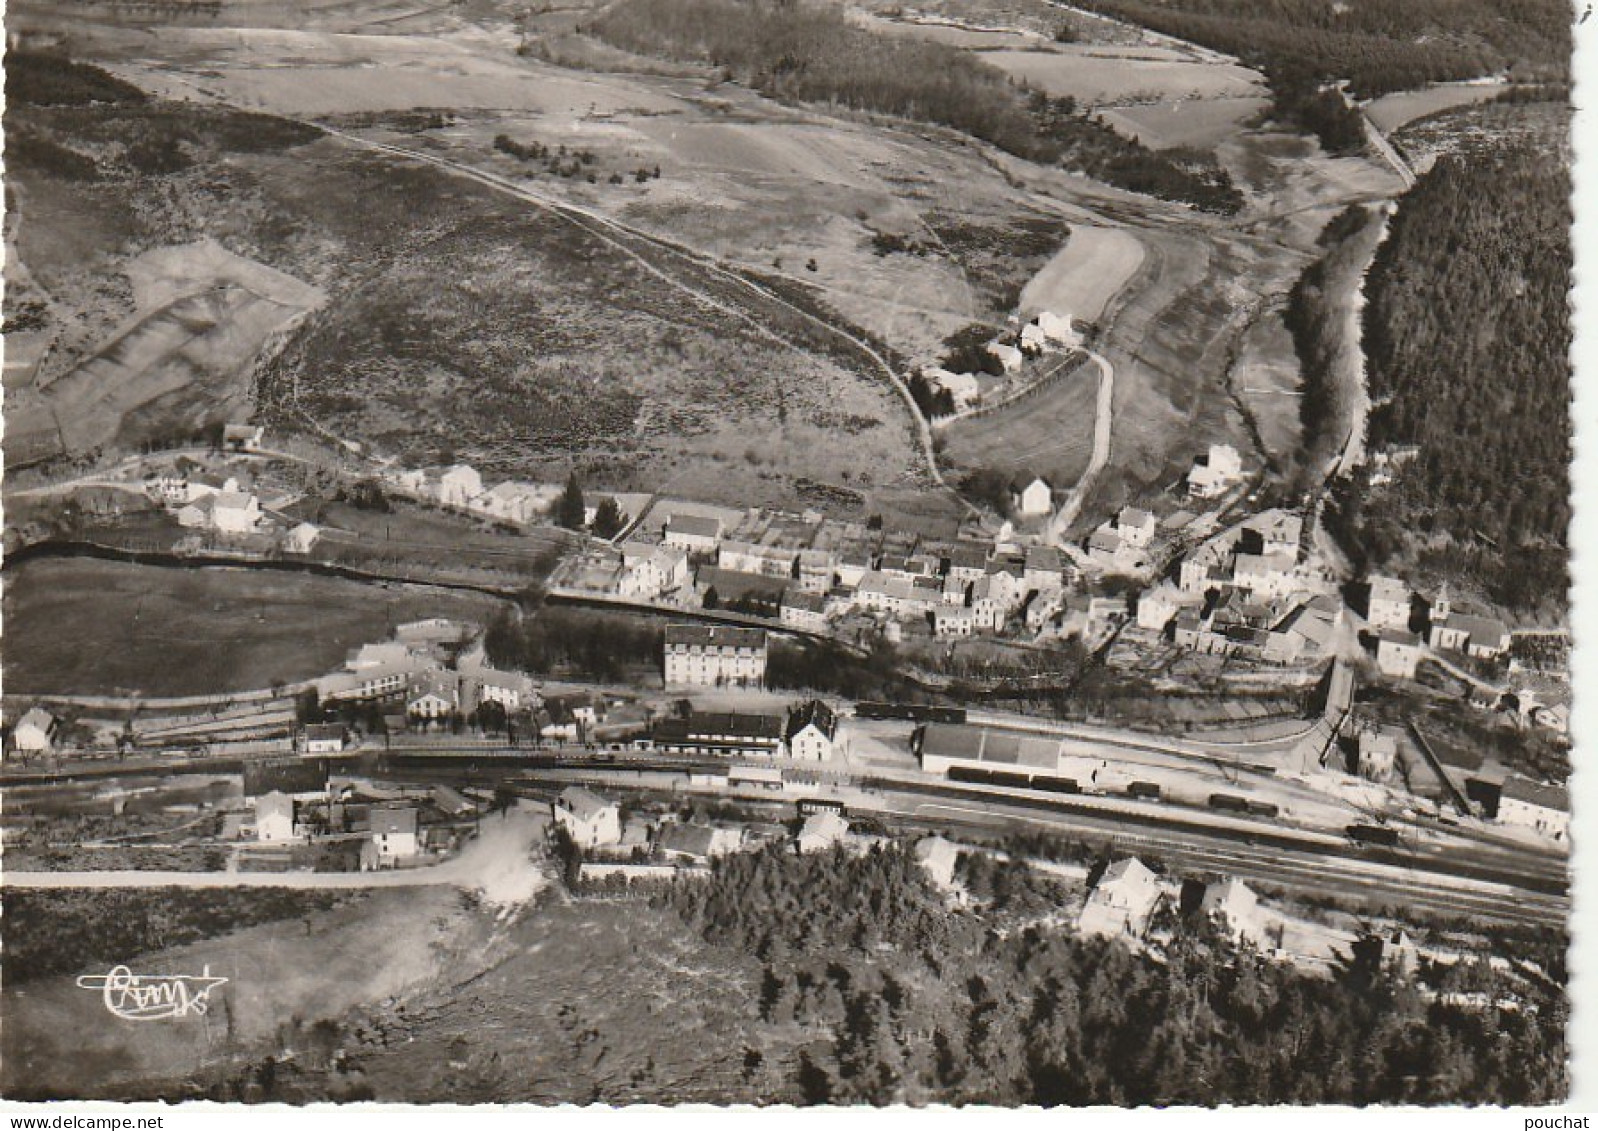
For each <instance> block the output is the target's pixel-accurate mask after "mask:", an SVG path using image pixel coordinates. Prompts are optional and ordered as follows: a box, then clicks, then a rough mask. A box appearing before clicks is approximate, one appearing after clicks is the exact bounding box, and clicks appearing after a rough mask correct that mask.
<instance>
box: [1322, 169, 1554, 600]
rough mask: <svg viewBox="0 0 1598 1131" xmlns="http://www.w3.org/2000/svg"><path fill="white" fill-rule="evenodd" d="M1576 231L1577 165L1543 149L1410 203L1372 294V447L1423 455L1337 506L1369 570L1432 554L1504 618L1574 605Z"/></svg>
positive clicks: (1452, 173) (1373, 275)
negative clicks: (1573, 190) (1572, 172)
mask: <svg viewBox="0 0 1598 1131" xmlns="http://www.w3.org/2000/svg"><path fill="white" fill-rule="evenodd" d="M1570 224H1571V209H1570V178H1569V173H1568V168H1567V166H1566V164H1565V163H1564V161H1563V159H1562V158H1561V157H1560V156H1559V154H1558V153H1557V152H1549V151H1548V150H1547V149H1545V148H1543V147H1540V146H1537V145H1535V144H1533V143H1530V142H1518V143H1513V144H1509V145H1504V146H1500V147H1495V148H1492V149H1485V150H1475V151H1471V152H1465V153H1460V154H1454V155H1449V156H1445V157H1443V158H1442V159H1440V160H1439V161H1438V162H1437V163H1436V164H1435V165H1434V166H1433V167H1432V169H1431V170H1430V172H1428V173H1427V174H1426V175H1425V176H1424V177H1423V178H1421V181H1420V183H1419V184H1418V185H1417V186H1416V188H1415V189H1414V190H1413V191H1412V192H1411V193H1410V194H1409V195H1408V196H1406V197H1405V198H1404V199H1403V200H1402V201H1401V203H1400V205H1399V209H1398V212H1397V215H1396V216H1395V217H1394V218H1393V221H1392V226H1391V230H1390V234H1389V236H1388V238H1387V240H1386V242H1384V243H1383V244H1382V246H1381V248H1380V249H1379V250H1378V252H1377V255H1376V259H1375V262H1374V263H1373V265H1372V267H1371V272H1370V276H1369V279H1368V282H1367V297H1368V301H1369V305H1368V306H1367V308H1366V311H1365V328H1364V334H1365V349H1366V354H1367V359H1368V374H1369V382H1370V392H1371V401H1372V404H1373V405H1375V406H1376V407H1375V408H1374V409H1373V411H1372V413H1371V418H1370V433H1369V441H1370V445H1371V449H1372V450H1373V451H1377V450H1380V449H1381V448H1383V447H1399V448H1403V447H1408V446H1413V447H1415V448H1416V449H1418V450H1417V451H1416V454H1415V455H1414V457H1413V459H1412V460H1410V461H1409V462H1407V463H1404V464H1402V466H1401V467H1400V468H1399V469H1398V470H1397V472H1396V477H1395V480H1394V482H1393V483H1392V484H1391V485H1390V486H1388V487H1386V488H1384V489H1381V490H1379V491H1376V492H1371V491H1369V490H1366V489H1363V488H1362V487H1360V485H1358V484H1355V485H1352V486H1350V487H1348V488H1345V489H1344V490H1342V491H1341V492H1340V499H1339V501H1340V511H1339V515H1340V518H1341V519H1342V520H1343V526H1344V530H1345V531H1346V532H1347V533H1349V534H1351V535H1352V540H1353V542H1354V543H1355V546H1356V548H1357V549H1358V550H1359V551H1361V552H1362V553H1363V554H1364V556H1366V557H1367V558H1368V559H1369V560H1371V561H1375V562H1383V561H1387V560H1389V559H1391V558H1393V557H1395V556H1398V555H1401V554H1403V553H1405V552H1407V551H1409V550H1412V549H1413V550H1419V549H1420V548H1421V544H1422V543H1425V544H1427V545H1429V547H1430V548H1429V550H1428V551H1427V553H1426V554H1425V555H1424V557H1425V558H1426V559H1428V560H1427V561H1423V563H1422V564H1429V565H1431V566H1433V567H1434V568H1436V569H1437V570H1438V571H1439V572H1442V573H1445V574H1455V575H1460V576H1463V577H1470V578H1473V579H1474V580H1476V581H1477V582H1479V583H1480V584H1482V585H1483V586H1484V587H1485V588H1486V590H1487V591H1488V593H1489V594H1490V595H1491V596H1492V597H1493V598H1494V599H1495V600H1497V601H1499V602H1500V603H1502V604H1504V605H1506V606H1510V607H1512V608H1518V609H1523V610H1528V611H1529V610H1534V609H1538V608H1540V607H1543V606H1549V607H1552V608H1557V607H1559V606H1560V605H1562V603H1563V600H1564V589H1565V581H1566V571H1565V559H1566V553H1567V552H1566V527H1567V525H1568V523H1569V521H1570V481H1569V463H1570V456H1571V450H1570V445H1571V425H1570V415H1569V408H1570V385H1569V382H1570V359H1569V354H1570V345H1571V324H1570V311H1569V293H1570V272H1571V247H1570Z"/></svg>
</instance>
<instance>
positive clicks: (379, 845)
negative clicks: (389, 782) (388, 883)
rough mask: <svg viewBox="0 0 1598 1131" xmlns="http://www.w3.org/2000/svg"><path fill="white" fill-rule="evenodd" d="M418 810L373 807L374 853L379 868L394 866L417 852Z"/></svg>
mask: <svg viewBox="0 0 1598 1131" xmlns="http://www.w3.org/2000/svg"><path fill="white" fill-rule="evenodd" d="M416 827H417V812H416V810H415V809H409V808H406V809H399V808H393V809H390V808H382V809H373V810H372V815H371V841H370V844H371V846H372V853H373V855H374V856H375V857H376V860H375V863H376V866H377V867H379V868H392V867H393V866H394V865H395V864H397V863H399V862H400V861H401V860H409V859H411V858H412V857H414V856H415V855H416V853H417V850H418V848H419V845H418V844H417V838H416Z"/></svg>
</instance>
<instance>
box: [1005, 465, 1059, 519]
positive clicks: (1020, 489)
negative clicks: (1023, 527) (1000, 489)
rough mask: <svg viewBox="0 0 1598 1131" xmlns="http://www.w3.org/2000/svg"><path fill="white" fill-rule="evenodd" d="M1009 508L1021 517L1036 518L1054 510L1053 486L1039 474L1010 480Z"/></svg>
mask: <svg viewBox="0 0 1598 1131" xmlns="http://www.w3.org/2000/svg"><path fill="white" fill-rule="evenodd" d="M1010 509H1011V510H1013V511H1015V513H1016V514H1018V515H1021V516H1022V517H1023V518H1036V517H1038V516H1041V515H1046V514H1050V513H1052V512H1053V510H1054V486H1053V484H1051V483H1050V482H1049V481H1048V480H1047V479H1045V478H1043V476H1041V475H1034V476H1031V477H1030V478H1018V479H1014V480H1012V481H1011V482H1010Z"/></svg>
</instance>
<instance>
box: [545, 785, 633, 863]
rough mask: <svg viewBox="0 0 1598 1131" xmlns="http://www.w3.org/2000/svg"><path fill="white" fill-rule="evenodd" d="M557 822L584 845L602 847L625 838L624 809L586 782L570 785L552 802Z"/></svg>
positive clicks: (584, 846) (552, 812) (580, 845)
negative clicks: (585, 783) (590, 787)
mask: <svg viewBox="0 0 1598 1131" xmlns="http://www.w3.org/2000/svg"><path fill="white" fill-rule="evenodd" d="M549 811H550V816H551V817H552V818H553V819H554V821H555V824H556V825H558V826H560V827H561V828H563V829H565V830H566V834H567V835H568V836H570V837H571V838H572V840H573V841H574V842H575V843H576V844H577V845H578V846H579V847H582V848H598V847H599V846H600V845H605V844H616V843H618V842H619V841H620V840H621V809H620V808H618V807H617V806H616V804H615V803H614V802H610V801H606V800H605V799H604V798H603V797H601V796H599V794H597V793H594V792H592V791H591V790H587V789H584V788H583V787H582V786H577V785H574V786H570V787H569V788H567V789H564V790H562V791H561V794H560V796H559V797H557V798H555V800H554V801H551V802H550V803H549Z"/></svg>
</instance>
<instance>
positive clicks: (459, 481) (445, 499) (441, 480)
mask: <svg viewBox="0 0 1598 1131" xmlns="http://www.w3.org/2000/svg"><path fill="white" fill-rule="evenodd" d="M437 490H438V501H439V503H440V504H442V505H443V506H446V507H464V506H466V505H468V504H469V503H471V501H472V500H473V499H475V498H477V496H479V495H481V494H482V493H483V477H482V476H481V475H479V474H477V472H476V470H475V469H474V468H472V466H471V465H470V464H465V463H458V464H456V465H455V466H454V467H451V468H449V469H448V470H447V471H445V472H444V473H443V474H442V475H440V476H439V477H438V488H437Z"/></svg>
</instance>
